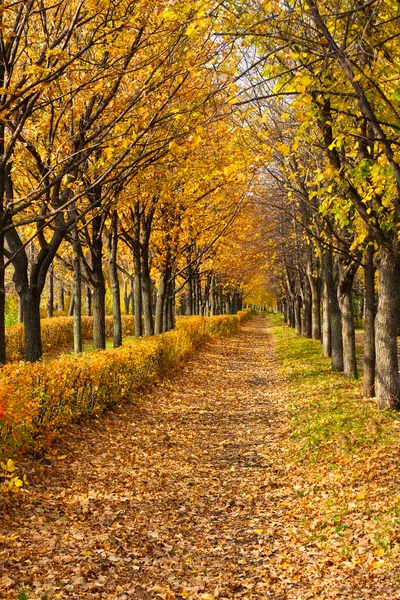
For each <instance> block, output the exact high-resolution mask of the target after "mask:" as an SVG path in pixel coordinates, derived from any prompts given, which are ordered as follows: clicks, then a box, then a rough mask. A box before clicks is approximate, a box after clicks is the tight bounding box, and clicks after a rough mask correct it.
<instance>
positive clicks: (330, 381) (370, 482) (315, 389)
mask: <svg viewBox="0 0 400 600" xmlns="http://www.w3.org/2000/svg"><path fill="white" fill-rule="evenodd" d="M269 322H270V326H271V330H272V334H273V336H274V337H275V340H276V350H277V354H278V362H279V364H280V369H281V375H282V376H283V377H284V378H285V380H286V382H287V386H288V391H289V435H290V440H289V457H290V460H291V462H292V463H293V466H292V468H293V470H294V471H296V472H297V474H298V476H299V477H301V489H302V494H301V497H298V498H296V502H297V503H298V504H299V506H298V507H297V510H298V511H299V518H300V520H301V519H302V518H303V517H304V522H300V520H299V530H300V531H302V532H303V536H304V539H305V540H307V539H308V540H309V539H310V536H312V538H313V540H314V542H315V540H317V542H316V543H317V545H318V544H319V547H321V548H324V552H325V553H326V554H327V555H329V556H330V557H333V558H332V561H333V562H335V561H339V562H340V561H341V560H347V561H352V564H354V567H357V568H358V567H359V565H364V567H365V569H366V570H367V572H368V573H372V572H375V569H377V572H383V571H388V572H391V573H392V575H391V577H393V578H395V577H397V576H398V572H399V571H398V570H399V568H400V567H399V564H400V538H399V525H400V491H399V485H398V473H399V470H400V458H399V456H400V453H399V446H400V417H399V413H398V412H395V411H389V410H380V409H378V408H377V406H376V405H375V402H374V401H373V400H371V399H366V398H364V397H363V394H362V382H361V381H360V380H355V379H350V378H345V377H344V376H343V375H342V374H341V373H335V372H332V371H331V365H330V359H329V358H324V357H323V356H322V349H321V344H320V342H319V341H316V340H310V339H305V338H301V337H299V336H297V335H296V333H295V332H294V331H293V330H292V329H290V328H289V327H287V325H286V324H284V323H283V319H282V317H281V316H279V315H272V316H270V321H269ZM303 495H304V498H303ZM304 500H305V503H304V504H302V502H303V501H304ZM294 509H295V507H294V508H293V510H294ZM307 536H308V537H307ZM314 542H313V543H314ZM396 573H397V575H396ZM379 597H380V596H379Z"/></svg>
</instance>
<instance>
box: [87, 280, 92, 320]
mask: <svg viewBox="0 0 400 600" xmlns="http://www.w3.org/2000/svg"><path fill="white" fill-rule="evenodd" d="M86 314H87V316H88V317H91V316H92V290H91V289H90V285H87V286H86Z"/></svg>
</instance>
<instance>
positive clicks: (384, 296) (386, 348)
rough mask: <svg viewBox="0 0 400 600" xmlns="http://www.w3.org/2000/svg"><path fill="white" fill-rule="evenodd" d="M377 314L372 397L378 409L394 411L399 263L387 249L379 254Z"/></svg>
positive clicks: (399, 393) (399, 383) (398, 399)
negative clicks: (374, 379) (375, 398)
mask: <svg viewBox="0 0 400 600" xmlns="http://www.w3.org/2000/svg"><path fill="white" fill-rule="evenodd" d="M378 259H379V265H378V267H379V287H378V310H377V313H376V319H375V349H376V396H377V401H378V406H379V407H380V408H398V407H399V404H400V379H399V364H398V356H397V352H398V348H397V329H398V321H399V311H400V263H399V260H398V255H397V253H396V252H394V251H393V250H392V249H391V248H382V249H381V250H380V252H379V256H378Z"/></svg>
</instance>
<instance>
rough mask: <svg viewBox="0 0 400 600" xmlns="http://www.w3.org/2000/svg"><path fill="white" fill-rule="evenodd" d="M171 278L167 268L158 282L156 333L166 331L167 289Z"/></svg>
mask: <svg viewBox="0 0 400 600" xmlns="http://www.w3.org/2000/svg"><path fill="white" fill-rule="evenodd" d="M169 277H170V269H169V268H168V267H165V268H164V270H163V272H162V273H161V276H160V280H159V282H158V290H157V300H156V317H155V333H156V334H158V333H163V332H164V331H165V330H166V319H165V314H166V313H165V305H166V303H167V287H168V279H169Z"/></svg>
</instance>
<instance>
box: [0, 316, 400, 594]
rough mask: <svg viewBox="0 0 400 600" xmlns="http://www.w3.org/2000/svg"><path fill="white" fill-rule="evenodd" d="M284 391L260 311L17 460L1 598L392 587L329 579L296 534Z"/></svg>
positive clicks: (3, 531)
mask: <svg viewBox="0 0 400 600" xmlns="http://www.w3.org/2000/svg"><path fill="white" fill-rule="evenodd" d="M286 394H287V391H286V388H285V383H284V382H283V381H282V380H281V379H280V378H279V376H278V375H277V366H276V361H275V358H274V350H273V343H272V340H271V338H270V336H269V334H268V331H267V329H266V326H265V320H264V319H263V318H261V317H258V318H256V319H253V320H252V321H251V322H249V323H247V324H245V326H244V327H243V328H242V330H241V331H240V333H238V334H237V335H235V336H233V337H231V338H224V339H220V340H217V341H214V342H212V343H210V344H208V345H207V347H206V348H203V349H202V350H201V351H200V352H199V353H197V355H196V356H194V357H193V358H192V359H191V360H190V361H189V362H188V363H187V364H186V365H185V366H184V367H183V368H182V369H181V370H180V371H179V372H178V373H177V374H176V375H175V377H173V378H172V379H170V380H168V381H165V382H163V383H159V384H158V385H157V387H155V388H154V389H153V390H152V391H151V393H150V392H149V393H148V395H147V396H143V397H142V398H140V399H139V400H137V401H136V402H135V404H132V405H128V406H124V407H123V408H121V409H119V410H117V411H115V412H113V413H108V414H107V415H104V416H103V417H102V418H101V419H99V420H98V421H97V422H92V423H89V424H84V425H81V426H73V427H71V428H70V429H69V430H68V431H67V432H66V434H65V435H64V436H63V438H62V440H60V441H59V442H58V443H57V445H56V448H55V453H54V455H52V456H50V457H48V458H47V459H46V460H45V461H44V462H43V461H42V462H40V463H31V464H30V467H29V463H28V464H27V466H26V468H30V469H31V470H32V472H31V474H30V476H29V479H30V486H29V493H27V494H25V495H21V497H20V499H19V501H18V503H16V504H15V505H14V506H10V507H9V508H8V510H7V513H6V515H5V519H3V521H2V523H1V526H0V542H1V545H0V548H1V551H0V569H1V572H0V597H1V598H4V599H13V600H15V599H16V598H17V590H18V589H19V588H20V587H21V585H22V584H25V585H26V586H28V587H29V588H30V589H31V590H32V591H31V595H30V596H29V598H40V597H41V596H40V593H39V590H45V591H49V595H48V596H47V597H48V598H49V599H53V598H62V599H68V600H75V599H76V600H78V599H79V600H80V599H82V600H83V599H84V600H92V599H93V600H94V599H105V600H111V599H115V600H117V599H119V600H123V599H128V598H129V599H135V600H136V599H137V600H140V599H152V598H164V599H167V600H168V599H174V598H192V599H197V598H203V599H204V600H206V599H209V600H210V599H214V598H215V599H216V598H219V599H223V598H248V599H256V598H271V599H274V600H278V599H280V600H283V599H297V598H298V599H306V598H367V597H369V598H384V597H392V598H394V597H396V596H395V595H394V594H393V595H392V596H391V595H388V596H386V595H382V596H381V595H377V596H375V595H374V594H373V588H369V587H368V585H367V587H364V588H363V589H361V587H362V585H365V582H364V583H361V582H360V581H357V580H356V579H354V581H353V582H352V581H349V580H348V581H345V580H343V579H341V578H340V577H339V578H337V577H332V578H331V575H330V573H329V570H328V572H327V571H324V570H323V569H322V570H321V567H320V563H321V557H320V552H319V551H318V549H316V548H315V547H313V546H312V545H311V546H310V547H306V546H301V545H300V544H299V542H298V539H299V538H298V536H297V534H296V531H297V526H298V523H299V515H298V514H296V513H293V514H292V511H291V505H292V502H293V500H294V499H295V497H296V489H297V487H296V485H295V483H296V482H295V481H293V478H292V477H291V472H290V471H291V463H290V460H289V457H288V456H287V444H286V440H287V434H288V432H287V424H286V423H285V414H286V412H285V406H286V403H287V398H286ZM360 586H361V587H360ZM35 590H36V591H35Z"/></svg>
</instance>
